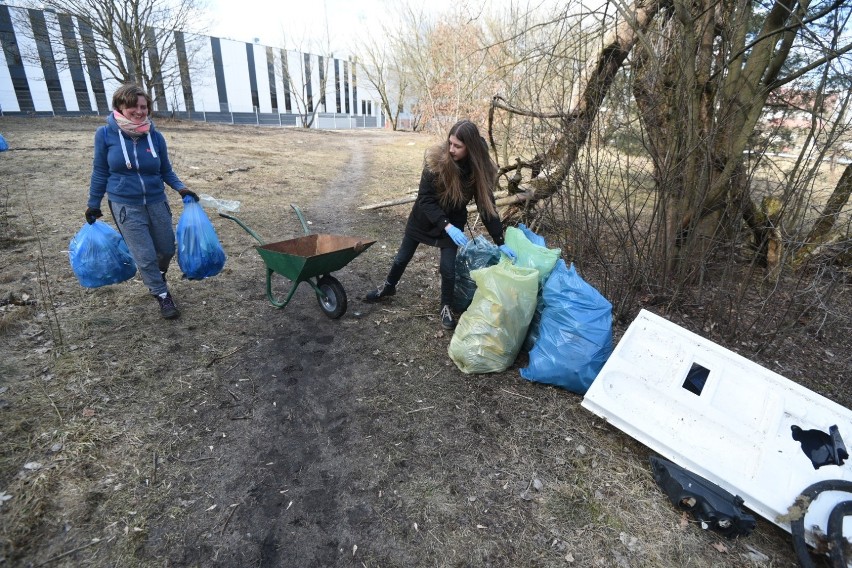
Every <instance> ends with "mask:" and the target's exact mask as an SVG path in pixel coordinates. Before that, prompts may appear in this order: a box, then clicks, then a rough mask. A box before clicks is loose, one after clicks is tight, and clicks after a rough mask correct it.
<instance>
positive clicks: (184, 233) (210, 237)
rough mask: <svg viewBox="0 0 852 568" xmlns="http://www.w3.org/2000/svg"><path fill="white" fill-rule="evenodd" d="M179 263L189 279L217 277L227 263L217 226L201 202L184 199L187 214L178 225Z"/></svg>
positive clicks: (184, 212)
mask: <svg viewBox="0 0 852 568" xmlns="http://www.w3.org/2000/svg"><path fill="white" fill-rule="evenodd" d="M177 249H178V250H177V254H178V266H180V269H181V271H183V274H184V276H185V277H186V278H188V279H189V280H201V279H202V278H209V277H210V276H216V275H217V274H219V272H221V271H222V267H224V266H225V251H224V250H223V249H222V245H221V244H220V243H219V237H218V236H217V235H216V229H214V228H213V223H211V222H210V218H209V217H207V213H205V212H204V209H203V208H202V207H201V205H199V204H198V202H196V201H195V200H194V199H193V198H192V197H189V196H187V197H184V198H183V213H181V215H180V219H178V224H177Z"/></svg>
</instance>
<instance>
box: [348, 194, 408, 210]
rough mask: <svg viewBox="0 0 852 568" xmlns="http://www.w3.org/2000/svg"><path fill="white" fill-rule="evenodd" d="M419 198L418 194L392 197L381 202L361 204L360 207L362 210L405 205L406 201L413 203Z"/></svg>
mask: <svg viewBox="0 0 852 568" xmlns="http://www.w3.org/2000/svg"><path fill="white" fill-rule="evenodd" d="M416 200H417V196H416V195H412V196H410V197H401V198H399V199H391V200H390V201H382V202H381V203H374V204H373V205H361V206H360V207H358V209H359V210H360V211H366V210H367V209H381V208H383V207H393V206H394V205H405V204H406V203H413V202H414V201H416Z"/></svg>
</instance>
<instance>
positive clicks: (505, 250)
mask: <svg viewBox="0 0 852 568" xmlns="http://www.w3.org/2000/svg"><path fill="white" fill-rule="evenodd" d="M500 252H502V253H503V254H505V255H506V256H508V257H509V260H511V261H512V262H515V261H516V260H517V259H518V255H516V254H515V251H513V250H512V249H510V248H509V246H508V245H500Z"/></svg>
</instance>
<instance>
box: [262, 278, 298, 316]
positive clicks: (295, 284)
mask: <svg viewBox="0 0 852 568" xmlns="http://www.w3.org/2000/svg"><path fill="white" fill-rule="evenodd" d="M274 273H275V271H274V270H272V269H271V268H267V269H266V297H267V298H268V299H269V303H270V304H272V305H273V306H275V307H276V308H283V307H284V306H286V305H287V304H288V303H289V302H290V300H291V299H292V298H293V294H295V293H296V288H298V287H299V282H298V281H297V282H293V286H292V287H291V288H290V293H289V294H287V299H286V300H284V301H283V302H279V301H278V300H276V299H275V296H274V295H273V294H272V275H273V274H274Z"/></svg>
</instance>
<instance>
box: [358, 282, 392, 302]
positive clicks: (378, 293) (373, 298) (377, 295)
mask: <svg viewBox="0 0 852 568" xmlns="http://www.w3.org/2000/svg"><path fill="white" fill-rule="evenodd" d="M394 294H396V286H391V285H390V284H388V283H387V282H385V283H384V284H382V285H381V286H379V287H378V288H377V289H376V290H372V291H370V292H368V293H367V296H366V297H365V298H364V301H365V302H378V301H379V300H381V299H382V298H387V297H388V296H393V295H394Z"/></svg>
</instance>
